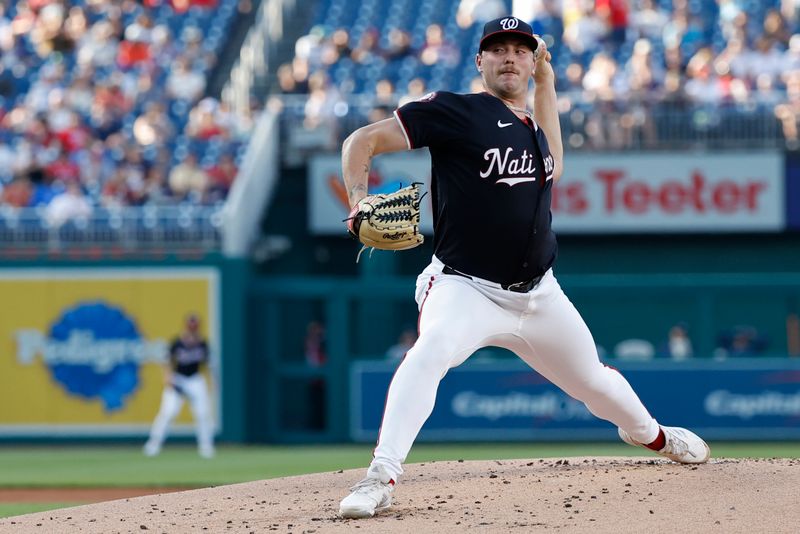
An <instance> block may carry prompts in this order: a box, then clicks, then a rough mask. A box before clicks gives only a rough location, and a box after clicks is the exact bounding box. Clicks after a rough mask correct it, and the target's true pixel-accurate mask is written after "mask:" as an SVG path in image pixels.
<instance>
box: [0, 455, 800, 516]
mask: <svg viewBox="0 0 800 534" xmlns="http://www.w3.org/2000/svg"><path fill="white" fill-rule="evenodd" d="M711 449H712V454H713V455H714V456H715V457H717V458H719V457H729V458H745V457H756V458H771V457H780V458H798V457H800V446H799V445H798V444H797V443H793V442H779V443H713V442H712V443H711ZM371 456H372V445H316V446H314V445H298V446H221V447H219V449H218V452H217V456H216V457H215V458H214V459H212V460H204V459H202V458H200V457H199V456H197V454H196V453H195V449H194V447H192V446H189V445H169V444H168V445H167V446H166V447H165V448H164V452H163V453H162V454H161V455H160V456H158V457H155V458H145V457H144V456H143V455H142V454H141V449H140V448H139V447H133V446H77V445H76V446H26V447H18V446H0V488H58V487H112V486H113V487H169V486H171V487H175V486H184V487H205V486H218V485H223V484H234V483H237V482H248V481H252V480H261V479H266V478H275V477H283V476H291V475H302V474H307V473H318V472H324V471H335V470H339V469H351V468H356V467H365V466H366V465H367V464H368V463H369V460H370V458H371ZM570 456H651V455H650V454H649V453H648V452H647V451H645V450H641V449H636V448H633V447H629V446H627V445H625V444H621V443H620V444H617V443H601V444H596V443H595V444H592V443H546V444H531V443H490V444H486V443H476V444H472V443H470V444H424V443H421V444H417V445H415V447H414V449H413V450H412V452H411V455H410V456H409V458H408V463H417V462H427V461H433V460H458V459H463V460H489V459H513V458H552V457H561V458H564V457H570ZM73 504H76V503H35V504H31V503H0V517H7V516H11V515H17V514H23V513H29V512H34V511H39V510H46V509H53V508H59V507H63V506H71V505H73Z"/></svg>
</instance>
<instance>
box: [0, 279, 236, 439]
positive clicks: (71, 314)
mask: <svg viewBox="0 0 800 534" xmlns="http://www.w3.org/2000/svg"><path fill="white" fill-rule="evenodd" d="M218 291H219V290H218V274H217V271H216V270H214V269H211V268H180V269H151V268H141V269H139V268H125V269H123V268H113V269H111V268H103V269H94V268H81V269H28V270H23V269H19V270H12V269H0V300H1V301H2V302H3V304H4V305H3V307H2V308H0V435H4V436H13V435H40V436H41V435H44V436H56V435H58V436H68V435H92V436H95V435H127V434H144V433H146V432H147V430H148V429H149V427H150V423H151V422H152V420H153V418H154V417H155V414H156V412H157V411H158V407H159V403H160V401H161V392H162V388H163V385H164V379H163V364H164V362H165V361H166V358H167V353H168V347H169V344H170V342H171V341H172V340H173V339H174V338H175V337H176V336H177V335H179V334H180V332H181V330H182V328H183V324H184V319H185V317H186V316H187V315H188V314H189V313H196V314H197V315H198V316H199V318H200V320H201V332H202V334H203V335H204V336H205V337H206V338H207V339H208V342H209V347H210V348H211V355H212V356H211V358H212V362H211V365H210V367H211V369H214V370H219V365H218V359H219V347H220V333H219V318H218V317H217V313H218ZM213 378H214V379H213V380H212V383H213V384H214V386H213V387H212V405H214V406H216V407H217V409H216V410H215V412H216V413H217V414H218V413H219V410H218V407H219V398H220V397H219V390H218V389H217V386H218V384H220V381H219V380H218V378H219V377H218V376H215V377H213ZM217 420H218V418H217ZM217 426H219V425H217ZM173 428H174V430H175V431H176V433H178V434H185V433H189V432H191V430H192V428H193V426H192V425H191V416H190V414H189V412H188V409H184V411H183V412H182V413H181V415H180V416H179V418H178V419H177V421H176V423H175V425H174V426H173Z"/></svg>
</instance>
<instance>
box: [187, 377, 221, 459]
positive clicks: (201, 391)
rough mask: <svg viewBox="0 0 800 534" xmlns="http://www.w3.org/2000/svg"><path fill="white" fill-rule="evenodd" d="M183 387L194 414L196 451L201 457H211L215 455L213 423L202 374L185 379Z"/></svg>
mask: <svg viewBox="0 0 800 534" xmlns="http://www.w3.org/2000/svg"><path fill="white" fill-rule="evenodd" d="M185 389H186V395H187V397H188V398H189V406H190V407H191V410H192V415H193V416H194V424H195V432H196V434H197V452H198V454H200V456H202V457H203V458H213V457H214V455H215V451H214V427H213V424H214V423H213V419H212V416H211V402H210V400H209V395H208V387H207V386H206V380H205V378H204V377H203V375H202V374H200V373H196V374H195V375H193V376H192V377H190V378H188V379H187V380H186V383H185Z"/></svg>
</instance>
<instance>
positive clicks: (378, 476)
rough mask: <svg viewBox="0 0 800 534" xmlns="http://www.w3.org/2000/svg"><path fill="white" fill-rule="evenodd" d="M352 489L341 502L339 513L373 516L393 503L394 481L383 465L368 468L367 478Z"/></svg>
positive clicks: (346, 516) (355, 517)
mask: <svg viewBox="0 0 800 534" xmlns="http://www.w3.org/2000/svg"><path fill="white" fill-rule="evenodd" d="M350 491H351V493H350V495H348V496H347V497H345V498H344V499H342V502H341V503H340V504H339V515H340V516H341V517H344V518H351V519H359V518H364V517H372V516H373V515H375V512H380V511H381V510H385V509H387V508H389V506H391V505H392V492H393V491H394V481H393V480H392V478H391V477H390V476H389V475H388V474H387V473H386V471H384V470H383V468H382V467H380V466H373V467H370V468H369V470H367V478H365V479H364V480H362V481H361V482H359V483H358V484H356V485H355V486H353V487H352V488H350Z"/></svg>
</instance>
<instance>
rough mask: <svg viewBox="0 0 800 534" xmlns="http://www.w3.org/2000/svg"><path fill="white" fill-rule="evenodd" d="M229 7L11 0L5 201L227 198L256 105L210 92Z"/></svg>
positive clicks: (77, 207) (75, 204)
mask: <svg viewBox="0 0 800 534" xmlns="http://www.w3.org/2000/svg"><path fill="white" fill-rule="evenodd" d="M219 1H220V4H223V5H222V6H218V5H217V3H218V2H217V0H172V1H170V2H167V1H163V2H162V1H161V0H147V1H145V2H144V3H140V2H134V1H133V0H79V1H75V2H70V1H69V0H21V1H17V2H7V1H2V2H0V199H2V201H1V202H0V206H2V207H4V208H5V209H8V208H9V207H27V206H41V207H43V209H44V210H45V211H46V216H47V218H48V219H49V220H50V222H51V223H53V224H59V223H61V222H63V221H65V220H68V219H70V218H74V217H79V216H85V215H88V214H89V213H91V211H92V209H94V208H96V207H98V206H102V207H109V208H111V207H115V206H139V205H164V204H179V203H183V202H192V203H201V204H213V203H216V202H219V201H221V200H223V199H224V198H225V196H226V194H227V192H228V190H229V188H230V186H231V183H232V181H233V179H234V178H235V176H236V173H237V160H238V158H239V157H240V155H241V148H242V147H243V146H244V142H245V140H246V138H247V137H248V134H249V132H250V130H251V128H252V126H253V123H254V120H255V114H256V113H257V111H258V106H257V104H255V103H254V105H253V106H252V109H250V110H245V111H244V112H234V111H233V110H232V109H230V108H229V107H228V106H227V105H226V104H225V103H224V102H220V101H219V100H217V99H214V98H210V97H206V96H205V90H206V83H207V78H208V75H209V73H210V72H211V69H212V68H213V67H214V66H215V64H216V61H217V56H216V54H217V52H218V49H219V48H220V46H221V44H222V41H221V39H220V38H210V37H213V35H210V34H209V30H211V31H212V32H216V33H219V28H215V26H214V19H215V17H216V16H217V12H218V10H219V9H220V7H228V8H229V9H228V12H231V11H233V10H235V9H237V8H238V6H237V4H235V3H234V4H233V5H228V6H224V4H227V3H229V2H228V0H219ZM217 24H221V22H220V21H217Z"/></svg>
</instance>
